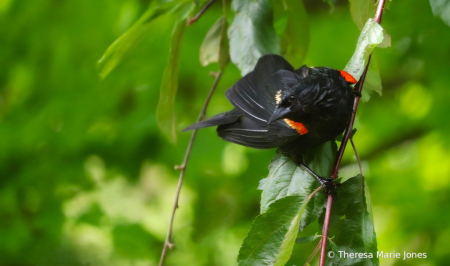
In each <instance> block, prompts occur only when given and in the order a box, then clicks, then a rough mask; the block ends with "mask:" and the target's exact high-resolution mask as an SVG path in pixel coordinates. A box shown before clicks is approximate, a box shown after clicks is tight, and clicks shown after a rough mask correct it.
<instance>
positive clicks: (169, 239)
mask: <svg viewBox="0 0 450 266" xmlns="http://www.w3.org/2000/svg"><path fill="white" fill-rule="evenodd" d="M220 77H222V71H219V72H217V73H216V74H215V80H214V83H213V85H212V87H211V90H210V91H209V93H208V96H207V97H206V100H205V103H204V104H203V108H202V110H201V111H200V114H199V115H198V118H197V123H198V122H200V121H201V120H202V119H203V117H204V116H205V113H206V109H207V108H208V105H209V102H210V101H211V97H212V96H213V94H214V91H215V90H216V88H217V84H219V80H220ZM196 136H197V129H195V130H194V131H193V132H192V135H191V139H190V140H189V144H188V147H187V149H186V154H185V155H184V160H183V163H182V164H181V165H179V166H175V169H177V170H181V172H180V177H179V178H178V186H177V192H176V194H175V201H174V203H173V207H172V214H171V216H170V222H169V229H168V230H167V236H166V241H165V242H164V248H163V250H162V253H161V258H160V260H159V266H162V265H164V261H165V259H166V253H167V249H168V248H173V247H174V244H173V243H172V233H173V220H174V218H175V212H176V210H177V208H178V199H179V197H180V191H181V186H182V185H183V180H184V175H185V173H186V167H187V163H188V161H189V157H190V155H191V150H192V146H193V145H194V141H195V137H196Z"/></svg>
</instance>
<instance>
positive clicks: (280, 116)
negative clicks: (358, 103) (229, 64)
mask: <svg viewBox="0 0 450 266" xmlns="http://www.w3.org/2000/svg"><path fill="white" fill-rule="evenodd" d="M353 83H356V80H355V79H354V78H353V77H352V76H351V75H350V74H348V73H346V72H344V71H338V70H334V69H331V68H327V67H315V68H309V67H307V66H306V65H304V66H302V67H300V68H299V69H296V70H294V68H293V67H292V66H291V65H290V64H289V63H288V62H287V61H286V60H285V59H284V58H283V57H281V56H278V55H264V56H262V57H261V58H260V59H259V60H258V63H257V64H256V66H255V69H254V70H253V71H252V72H250V73H248V74H247V75H246V76H244V77H243V78H241V79H240V80H238V81H237V82H236V83H235V84H234V85H233V87H231V88H230V89H228V90H227V91H226V93H225V94H226V96H227V98H228V100H229V101H230V102H231V103H232V104H233V106H234V107H235V108H234V109H233V110H231V111H229V112H226V113H222V114H219V115H216V116H214V117H212V118H210V119H208V120H204V121H201V122H199V123H197V124H194V125H191V126H189V127H187V128H186V129H184V130H183V131H186V130H193V129H198V128H204V127H210V126H218V127H217V132H218V134H219V136H220V137H221V138H222V139H224V140H226V141H229V142H233V143H237V144H240V145H244V146H247V147H252V148H256V149H270V148H280V150H281V151H282V152H283V153H284V154H285V155H287V156H290V157H291V159H293V160H294V162H296V163H297V164H298V165H301V166H303V167H305V168H306V170H307V171H308V172H310V173H311V174H312V175H314V176H315V177H316V178H317V179H318V181H319V182H320V183H321V185H322V186H323V187H325V189H326V190H327V192H328V193H334V184H333V183H332V179H330V178H323V177H319V176H317V175H316V174H315V173H314V172H313V171H312V170H310V169H309V168H307V167H306V166H305V165H303V163H302V153H303V152H304V151H305V150H307V149H310V148H313V147H316V146H319V145H320V144H322V143H325V142H327V141H329V140H334V139H335V137H336V136H338V135H339V134H341V133H342V132H343V131H344V129H345V127H346V125H347V122H348V120H349V118H350V115H351V113H352V106H353V100H354V93H353V91H352V88H351V87H350V86H349V84H353Z"/></svg>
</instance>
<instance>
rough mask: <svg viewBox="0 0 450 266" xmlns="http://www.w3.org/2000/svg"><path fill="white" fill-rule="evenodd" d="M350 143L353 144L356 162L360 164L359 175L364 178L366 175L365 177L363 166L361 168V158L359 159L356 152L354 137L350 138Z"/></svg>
mask: <svg viewBox="0 0 450 266" xmlns="http://www.w3.org/2000/svg"><path fill="white" fill-rule="evenodd" d="M350 143H351V144H352V147H353V152H354V153H355V157H356V161H357V162H358V166H359V173H360V174H361V175H362V176H364V175H363V170H362V166H361V158H359V155H358V151H357V150H356V146H355V143H354V142H353V137H351V138H350Z"/></svg>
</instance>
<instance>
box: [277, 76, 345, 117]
mask: <svg viewBox="0 0 450 266" xmlns="http://www.w3.org/2000/svg"><path fill="white" fill-rule="evenodd" d="M324 69H325V68H324ZM319 70H320V71H321V72H320V73H318V74H317V75H310V76H307V77H305V78H303V79H300V80H299V81H298V83H297V84H296V85H295V86H292V87H291V88H289V89H286V90H284V91H278V92H277V94H276V97H275V100H276V104H277V106H276V108H275V110H274V112H273V114H272V116H271V117H270V119H269V121H268V124H270V123H272V122H274V121H276V120H279V119H283V118H287V119H290V120H293V121H296V122H309V120H316V121H317V120H332V119H335V118H336V116H339V115H341V112H342V111H348V110H347V109H349V110H350V109H351V104H352V101H353V93H352V90H351V88H350V87H349V84H348V81H347V80H346V79H345V78H343V77H342V76H341V73H340V72H339V71H337V70H332V69H329V68H326V72H325V71H323V70H321V69H319Z"/></svg>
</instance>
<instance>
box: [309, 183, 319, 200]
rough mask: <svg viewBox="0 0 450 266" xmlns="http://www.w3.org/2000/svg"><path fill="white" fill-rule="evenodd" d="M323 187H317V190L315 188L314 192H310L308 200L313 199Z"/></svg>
mask: <svg viewBox="0 0 450 266" xmlns="http://www.w3.org/2000/svg"><path fill="white" fill-rule="evenodd" d="M322 188H323V187H322V186H319V187H318V188H316V190H314V191H313V192H311V194H309V196H308V198H307V199H306V200H310V199H312V197H314V195H316V194H317V192H319V191H320V190H321V189H322Z"/></svg>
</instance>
